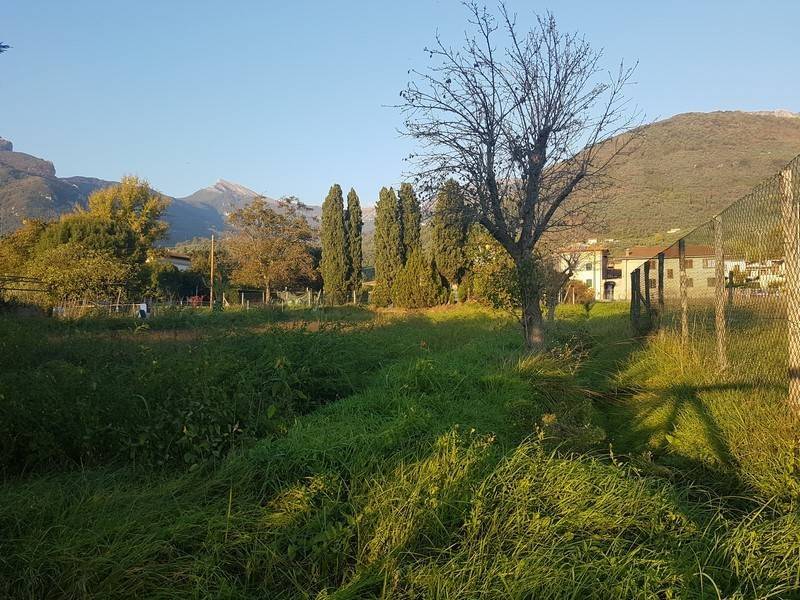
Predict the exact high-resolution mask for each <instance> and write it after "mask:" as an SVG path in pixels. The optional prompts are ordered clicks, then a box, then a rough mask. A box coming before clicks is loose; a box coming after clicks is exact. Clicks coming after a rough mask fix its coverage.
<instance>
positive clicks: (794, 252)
mask: <svg viewBox="0 0 800 600" xmlns="http://www.w3.org/2000/svg"><path fill="white" fill-rule="evenodd" d="M792 175H793V174H792V170H791V168H789V169H785V170H784V171H781V179H780V185H781V199H782V203H781V206H782V210H781V212H782V217H783V248H784V251H783V255H784V259H785V265H784V267H785V270H786V283H785V289H786V316H787V319H788V366H789V398H788V402H789V408H790V409H791V410H792V412H793V413H794V415H795V417H797V418H798V419H800V214H798V208H799V205H798V203H797V202H796V201H795V197H794V189H793V188H792Z"/></svg>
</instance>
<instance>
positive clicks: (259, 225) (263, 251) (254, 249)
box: [227, 197, 314, 294]
mask: <svg viewBox="0 0 800 600" xmlns="http://www.w3.org/2000/svg"><path fill="white" fill-rule="evenodd" d="M301 209H302V205H300V203H299V202H298V201H297V199H296V198H284V199H282V200H281V201H280V205H279V206H278V209H277V210H276V209H274V208H272V207H271V206H269V204H267V202H266V200H265V199H264V198H263V197H259V198H256V199H254V200H253V201H252V202H251V203H250V204H248V205H247V206H245V207H243V208H240V209H237V210H235V211H233V212H232V213H231V214H230V215H229V217H228V219H229V221H230V223H231V225H232V226H233V227H234V232H233V233H232V234H231V236H230V237H229V238H228V240H227V245H228V248H229V249H230V253H231V258H232V260H233V261H234V264H235V267H234V268H233V273H232V277H231V278H232V280H233V281H234V282H236V283H238V284H240V285H245V286H252V287H258V288H260V289H263V290H265V291H266V292H267V293H268V294H269V292H270V290H271V289H272V288H273V287H276V286H289V285H293V284H295V283H297V282H298V281H302V280H304V279H310V278H312V277H313V275H314V264H313V259H312V256H311V252H310V245H311V241H312V239H313V237H314V235H313V231H312V230H311V227H310V225H309V224H308V221H306V219H305V217H303V215H302V214H300V211H301Z"/></svg>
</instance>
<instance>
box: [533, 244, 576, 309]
mask: <svg viewBox="0 0 800 600" xmlns="http://www.w3.org/2000/svg"><path fill="white" fill-rule="evenodd" d="M580 258H581V253H580V252H576V251H574V250H572V249H560V250H556V251H554V252H549V253H547V254H546V255H545V257H544V258H543V259H541V260H540V262H541V264H542V266H543V279H544V282H543V288H544V300H545V306H546V307H547V320H548V321H553V320H554V319H555V316H556V306H557V305H558V301H559V297H560V296H561V292H562V290H563V289H564V287H565V286H566V285H567V282H568V281H569V280H570V279H571V278H572V275H573V274H574V273H575V269H577V267H578V262H579V261H580Z"/></svg>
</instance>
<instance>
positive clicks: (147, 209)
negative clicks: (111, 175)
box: [89, 176, 169, 254]
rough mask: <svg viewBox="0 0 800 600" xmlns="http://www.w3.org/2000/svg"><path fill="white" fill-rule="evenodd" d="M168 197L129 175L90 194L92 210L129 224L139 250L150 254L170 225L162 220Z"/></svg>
mask: <svg viewBox="0 0 800 600" xmlns="http://www.w3.org/2000/svg"><path fill="white" fill-rule="evenodd" d="M168 204H169V200H168V199H167V198H166V197H164V196H162V195H161V194H159V193H157V192H154V191H153V190H152V189H151V188H150V184H148V183H147V181H145V180H144V179H139V178H138V177H133V176H126V177H123V178H122V181H121V182H120V183H119V185H113V186H111V187H107V188H105V189H102V190H98V191H96V192H94V193H93V194H92V195H91V196H89V213H90V214H92V215H95V216H97V217H101V218H105V219H108V220H110V221H112V222H116V223H126V224H127V225H128V227H130V229H131V231H132V232H133V235H134V236H135V237H136V240H137V246H138V248H139V250H140V251H142V252H144V253H145V254H147V253H148V252H149V251H150V250H152V248H153V244H155V242H157V241H159V240H160V239H162V238H164V236H165V235H166V234H167V230H168V229H169V225H168V224H167V223H166V222H165V221H162V220H161V217H162V216H163V215H164V212H165V211H166V210H167V206H168Z"/></svg>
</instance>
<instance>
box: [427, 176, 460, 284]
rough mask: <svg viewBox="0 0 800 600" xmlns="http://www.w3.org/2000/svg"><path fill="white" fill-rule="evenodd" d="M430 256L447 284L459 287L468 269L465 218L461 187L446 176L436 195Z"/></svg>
mask: <svg viewBox="0 0 800 600" xmlns="http://www.w3.org/2000/svg"><path fill="white" fill-rule="evenodd" d="M431 225H432V229H433V231H432V233H433V259H434V262H435V264H436V268H437V269H438V270H439V273H440V274H441V276H442V277H443V278H444V279H445V281H446V282H447V283H448V285H449V286H450V287H456V288H457V287H458V284H460V283H461V279H462V277H463V276H464V273H465V271H466V269H467V256H466V249H465V246H466V243H467V218H466V213H465V209H464V195H463V193H462V191H461V186H460V185H458V183H457V182H456V181H454V180H452V179H448V180H447V181H446V182H445V184H444V185H443V186H442V188H441V189H440V190H439V193H438V194H437V195H436V205H435V206H434V209H433V218H432V223H431Z"/></svg>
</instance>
